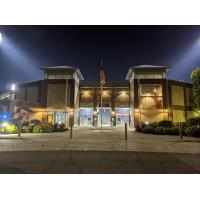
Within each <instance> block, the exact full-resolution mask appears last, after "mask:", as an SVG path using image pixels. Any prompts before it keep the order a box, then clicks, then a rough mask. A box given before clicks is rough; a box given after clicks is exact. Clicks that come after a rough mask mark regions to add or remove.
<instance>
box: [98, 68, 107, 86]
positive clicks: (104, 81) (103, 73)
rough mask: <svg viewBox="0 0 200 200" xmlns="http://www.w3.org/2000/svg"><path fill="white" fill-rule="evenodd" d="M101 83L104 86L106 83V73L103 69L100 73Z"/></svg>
mask: <svg viewBox="0 0 200 200" xmlns="http://www.w3.org/2000/svg"><path fill="white" fill-rule="evenodd" d="M99 82H100V84H102V85H104V84H105V83H106V77H105V72H104V70H103V67H102V68H101V70H100V73H99Z"/></svg>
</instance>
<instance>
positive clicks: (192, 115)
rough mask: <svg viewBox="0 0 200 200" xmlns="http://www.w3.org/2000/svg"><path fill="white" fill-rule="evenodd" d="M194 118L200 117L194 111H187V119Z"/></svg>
mask: <svg viewBox="0 0 200 200" xmlns="http://www.w3.org/2000/svg"><path fill="white" fill-rule="evenodd" d="M192 117H199V115H198V114H197V113H196V112H194V111H187V119H190V118H192Z"/></svg>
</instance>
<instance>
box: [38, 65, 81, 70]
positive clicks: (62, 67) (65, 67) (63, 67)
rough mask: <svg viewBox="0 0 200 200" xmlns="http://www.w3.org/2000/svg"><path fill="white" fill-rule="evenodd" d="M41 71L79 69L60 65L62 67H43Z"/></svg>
mask: <svg viewBox="0 0 200 200" xmlns="http://www.w3.org/2000/svg"><path fill="white" fill-rule="evenodd" d="M40 69H41V70H46V69H78V67H75V66H67V65H60V66H51V67H42V68H40Z"/></svg>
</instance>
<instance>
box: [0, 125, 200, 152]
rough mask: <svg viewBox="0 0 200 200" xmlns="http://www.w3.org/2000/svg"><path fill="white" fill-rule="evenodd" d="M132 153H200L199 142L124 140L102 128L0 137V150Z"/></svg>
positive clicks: (133, 135) (134, 136) (120, 131)
mask: <svg viewBox="0 0 200 200" xmlns="http://www.w3.org/2000/svg"><path fill="white" fill-rule="evenodd" d="M55 150H56V151H57V150H59V151H60V150H61V151H69V150H70V151H71V150H84V151H86V150H88V151H132V152H133V151H135V152H166V153H200V140H198V139H196V138H190V137H185V138H184V139H183V140H182V141H181V140H180V139H179V137H178V136H158V135H150V134H142V133H137V132H134V131H133V130H131V129H130V130H128V140H127V141H125V140H124V128H119V127H115V128H104V130H103V132H102V133H101V132H100V130H98V129H96V128H92V127H91V128H74V131H73V139H72V140H70V139H69V131H66V132H63V133H39V134H27V133H26V134H22V137H21V138H17V136H16V135H9V136H3V135H1V136H0V152H1V151H4V152H5V151H55Z"/></svg>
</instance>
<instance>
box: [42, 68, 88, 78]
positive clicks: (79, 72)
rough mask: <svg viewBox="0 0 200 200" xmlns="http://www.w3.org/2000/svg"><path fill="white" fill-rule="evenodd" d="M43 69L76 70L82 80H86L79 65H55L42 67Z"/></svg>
mask: <svg viewBox="0 0 200 200" xmlns="http://www.w3.org/2000/svg"><path fill="white" fill-rule="evenodd" d="M40 69H41V70H44V71H46V70H47V71H48V70H69V71H73V72H76V73H77V74H78V76H79V78H80V80H84V78H83V75H82V74H81V71H80V69H79V68H78V67H74V66H53V67H42V68H40Z"/></svg>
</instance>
